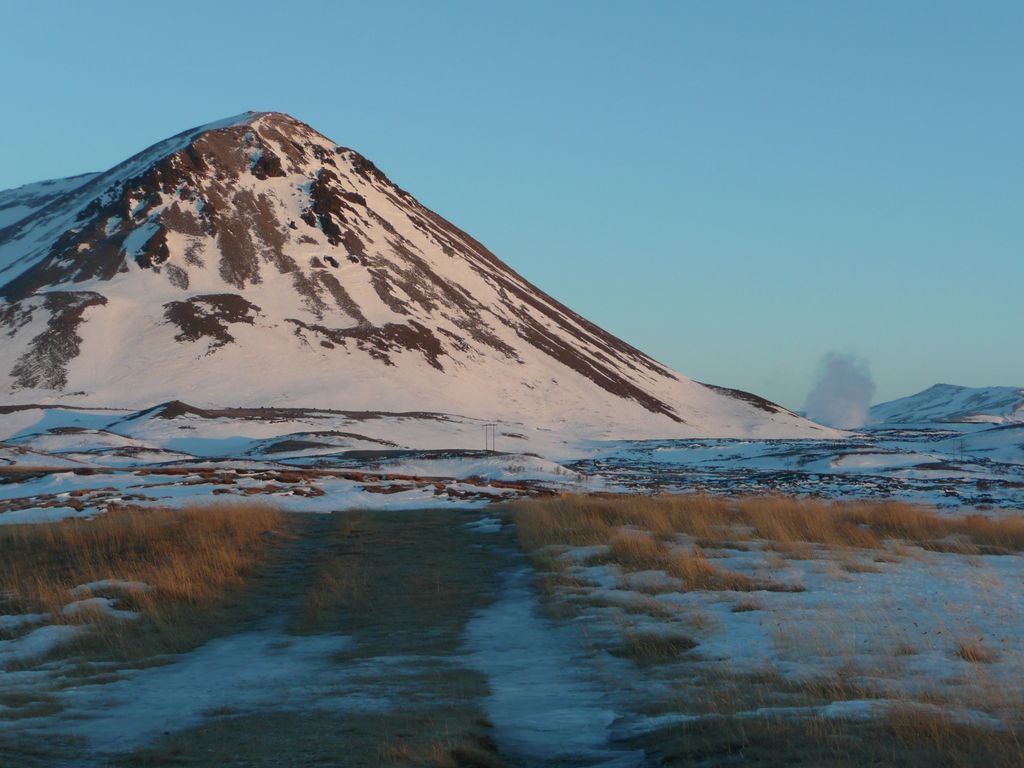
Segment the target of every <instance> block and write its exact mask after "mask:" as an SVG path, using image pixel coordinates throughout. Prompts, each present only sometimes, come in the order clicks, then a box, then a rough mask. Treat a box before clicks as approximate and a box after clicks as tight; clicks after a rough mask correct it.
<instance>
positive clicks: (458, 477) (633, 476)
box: [0, 403, 1024, 523]
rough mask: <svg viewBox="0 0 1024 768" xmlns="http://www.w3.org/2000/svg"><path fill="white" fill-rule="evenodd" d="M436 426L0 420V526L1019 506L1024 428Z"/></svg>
mask: <svg viewBox="0 0 1024 768" xmlns="http://www.w3.org/2000/svg"><path fill="white" fill-rule="evenodd" d="M496 433H497V439H496V447H497V448H498V450H497V451H494V450H484V442H485V440H484V436H485V430H484V426H483V423H482V422H479V421H478V420H475V419H467V418H464V417H460V416H453V415H447V414H423V413H414V414H386V413H365V412H339V411H308V410H297V409H283V410H282V409H234V410H227V411H199V410H198V409H191V408H190V407H188V406H184V405H183V404H174V403H171V404H165V405H163V406H159V407H157V408H153V409H148V410H146V411H141V412H133V411H119V410H110V409H100V410H80V409H69V408H51V407H47V408H42V407H38V408H37V407H27V408H22V407H8V408H6V409H0V470H2V469H4V465H6V471H5V472H4V473H3V474H0V523H14V522H24V521H33V520H51V519H57V518H60V517H64V516H70V515H88V514H93V513H94V512H95V511H98V510H102V509H104V508H105V507H106V506H107V505H109V504H111V503H132V504H143V505H145V504H162V505H176V504H181V503H186V502H188V501H190V500H196V501H209V500H210V499H213V498H218V497H224V496H228V497H230V496H233V495H234V496H237V495H244V496H252V495H259V496H260V497H266V498H270V499H272V500H273V501H274V502H275V503H277V504H280V505H281V506H283V507H285V508H287V509H291V510H295V511H310V512H324V511H332V510H337V509H346V508H353V507H360V508H371V509H379V508H388V509H392V508H394V509H403V508H405V509H408V508H416V507H425V506H433V505H439V504H440V505H449V504H457V505H462V506H467V505H469V506H473V505H476V506H479V505H485V504H487V503H490V502H492V501H506V500H509V499H511V498H515V497H518V496H522V495H528V494H533V493H538V492H541V493H543V492H550V491H559V490H584V491H610V490H618V491H629V492H642V493H650V492H658V491H668V492H684V493H686V492H698V491H699V492H706V493H712V494H725V495H734V494H739V493H761V492H778V493H786V494H812V495H821V496H830V497H837V498H842V497H848V496H861V497H875V498H880V497H894V498H901V499H907V500H912V501H919V502H924V503H928V504H933V505H935V506H938V507H940V508H950V509H957V508H964V507H967V508H975V509H979V510H986V509H988V510H995V511H998V510H1013V509H1020V508H1022V507H1024V425H1022V424H1005V425H996V426H993V425H991V424H987V423H961V424H920V425H902V426H894V425H886V427H885V428H881V427H878V428H872V429H870V430H866V431H863V432H861V433H858V434H854V435H851V436H849V437H846V438H841V439H830V440H739V439H715V440H699V439H693V440H643V441H603V442H602V441H591V440H584V441H580V440H573V439H571V438H569V437H567V436H564V435H559V434H556V433H553V432H550V431H547V430H536V429H530V428H528V427H526V426H524V425H522V424H499V425H498V427H497V429H496Z"/></svg>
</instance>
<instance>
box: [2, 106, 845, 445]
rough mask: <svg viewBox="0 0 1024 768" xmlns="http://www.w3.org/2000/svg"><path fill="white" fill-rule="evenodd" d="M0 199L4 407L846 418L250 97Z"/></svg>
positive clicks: (717, 428)
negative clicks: (669, 345) (714, 365)
mask: <svg viewBox="0 0 1024 768" xmlns="http://www.w3.org/2000/svg"><path fill="white" fill-rule="evenodd" d="M5 211H6V214H7V215H6V219H5V220H4V221H6V226H4V228H2V229H0V295H2V297H3V299H4V302H3V303H2V304H0V333H2V334H3V336H4V341H3V344H2V345H0V394H2V395H3V397H4V399H5V400H6V401H7V402H9V403H33V402H44V403H60V404H65V405H88V406H114V407H132V408H141V407H146V406H151V405H154V404H156V403H161V402H166V401H172V400H182V401H185V402H188V403H191V404H193V405H195V406H198V407H217V406H221V407H223V406H250V407H251V406H273V407H285V406H289V407H299V406H301V407H307V408H338V409H346V410H367V411H369V410H372V411H388V412H422V411H429V412H442V413H453V414H460V415H464V416H469V417H475V418H482V419H494V420H503V421H509V420H515V421H520V422H523V423H527V424H530V425H541V426H544V427H546V428H549V429H551V430H552V431H553V432H558V433H571V434H572V435H574V436H581V437H583V436H593V437H614V438H620V437H621V438H636V437H648V436H657V437H691V436H759V437H798V436H817V437H821V436H828V435H834V434H836V433H834V432H833V431H831V430H828V429H826V428H823V427H820V426H819V425H816V424H813V423H811V422H809V421H807V420H806V419H804V418H801V417H800V416H797V415H796V414H793V413H791V412H789V411H787V410H786V409H784V408H782V407H780V406H778V405H775V404H774V403H770V402H768V401H767V400H764V399H762V398H759V397H756V396H754V395H750V394H747V393H743V392H738V391H735V390H731V389H726V388H722V387H715V386H709V385H704V384H700V383H698V382H696V381H693V380H691V379H688V378H686V377H684V376H681V375H680V374H678V373H676V372H674V371H672V370H670V369H668V368H667V367H665V366H663V365H661V364H660V363H658V362H656V361H655V360H653V359H651V358H650V357H648V356H647V355H645V354H643V353H642V352H640V351H639V350H637V349H635V348H634V347H632V346H630V345H629V344H627V343H626V342H624V341H622V340H620V339H617V338H615V337H614V336H612V335H611V334H609V333H607V332H605V331H604V330H602V329H601V328H599V327H597V326H596V325H595V324H593V323H591V322H589V321H588V320H586V319H585V318H583V317H581V316H579V315H578V314H576V313H574V312H573V311H572V310H570V309H568V308H567V307H565V306H564V305H562V304H560V303H559V302H558V301H556V300H555V299H553V298H551V297H550V296H547V295H546V294H544V293H543V292H542V291H540V290H538V289H537V288H536V287H534V286H533V285H531V284H530V283H528V282H527V281H526V280H524V279H523V278H522V277H520V276H519V275H518V274H516V273H515V272H514V271H513V270H511V269H510V268H509V267H508V266H507V265H506V264H504V263H503V262H501V261H500V260H499V259H498V258H497V257H495V256H494V255H493V254H491V253H490V252H489V251H488V250H487V249H486V248H484V246H482V245H481V244H480V243H479V242H477V241H476V240H474V239H473V238H472V237H470V236H469V235H467V234H466V233H465V232H462V231H461V230H459V229H457V228H456V227H454V226H453V225H452V224H450V223H449V222H447V221H445V220H444V219H443V218H441V217H440V216H438V215H437V214H436V213H434V212H433V211H430V210H428V209H427V208H425V207H424V206H423V205H421V204H420V203H419V202H417V201H416V200H415V199H414V198H413V197H412V196H411V195H409V194H408V193H407V192H405V191H403V190H402V189H400V188H398V187H397V186H396V185H394V184H393V183H392V182H391V181H389V179H388V178H387V177H386V176H385V175H384V174H383V173H382V172H381V171H380V170H378V169H377V167H376V166H375V165H374V164H373V163H371V162H370V161H369V160H367V159H366V158H365V157H363V156H362V155H360V154H359V153H357V152H355V151H353V150H351V149H347V148H344V147H340V146H338V145H337V144H335V143H334V142H333V141H330V140H329V139H327V138H325V137H324V136H322V135H321V134H319V133H317V132H316V131H314V130H313V129H312V128H310V127H309V126H308V125H305V124H304V123H301V122H299V121H298V120H295V119H294V118H292V117H290V116H288V115H284V114H280V113H246V114H243V115H239V116H237V117H234V118H230V119H227V120H222V121H220V122H219V123H214V124H211V125H206V126H201V127H199V128H195V129H192V130H189V131H185V132H183V133H181V134H178V135H177V136H174V137H172V138H170V139H167V140H165V141H163V142H160V143H158V144H156V145H154V146H152V147H150V148H149V149H147V150H145V151H143V152H140V153H139V154H137V155H135V156H133V157H131V158H129V159H128V160H126V161H124V162H123V163H121V164H119V165H117V166H116V167H114V168H112V169H110V170H108V171H106V172H104V173H100V174H95V175H85V176H79V177H76V178H74V179H67V180H59V181H53V182H43V183H40V184H36V185H29V186H28V187H22V188H19V189H18V190H12V191H10V192H6V193H0V213H3V212H5ZM595 268H599V267H595ZM692 330H693V332H701V329H692Z"/></svg>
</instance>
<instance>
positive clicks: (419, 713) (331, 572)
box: [0, 510, 642, 768]
mask: <svg viewBox="0 0 1024 768" xmlns="http://www.w3.org/2000/svg"><path fill="white" fill-rule="evenodd" d="M479 518H480V515H479V514H476V513H466V512H459V511H444V510H430V511H414V512H373V513H370V512H347V513H337V514H333V515H311V516H309V517H308V518H302V519H301V520H299V521H298V524H297V527H296V529H295V534H294V538H291V539H289V540H287V541H284V542H282V544H281V547H280V551H279V556H278V557H276V558H274V559H273V560H272V561H271V562H270V563H269V564H268V566H267V567H266V568H265V569H264V570H263V572H262V573H261V574H260V575H259V576H258V577H256V578H254V580H253V581H252V583H251V584H250V585H249V588H248V589H247V590H245V592H244V593H240V595H239V597H238V600H237V602H236V603H235V604H232V605H230V606H228V607H227V608H226V610H225V613H224V623H223V626H222V627H221V629H222V631H221V632H219V633H218V635H217V636H216V637H213V638H212V639H211V640H209V641H208V642H206V643H205V644H203V645H202V646H200V647H198V648H196V649H195V650H193V651H191V652H189V653H185V654H183V655H181V656H178V657H175V659H174V660H173V661H172V663H169V664H164V665H161V666H153V667H149V668H143V669H133V670H123V671H122V673H121V674H120V675H119V676H118V678H117V679H114V680H113V681H111V680H110V679H109V676H108V678H107V679H105V680H104V681H102V683H101V684H90V681H89V680H88V679H87V678H86V679H83V680H81V681H80V684H77V685H75V686H72V687H70V688H68V689H67V690H65V691H63V692H62V694H61V696H60V699H59V701H60V704H61V706H62V710H61V711H60V712H59V713H57V714H56V715H53V716H50V717H42V718H25V719H23V720H17V721H8V722H4V720H3V719H2V715H0V765H7V764H11V765H19V766H21V765H24V766H51V765H54V766H56V765H61V766H63V765H67V766H79V765H81V766H108V767H110V768H113V767H115V766H116V767H117V768H125V767H126V766H157V765H159V766H189V767H192V766H194V767H197V768H198V767H199V766H261V767H262V766H267V767H269V766H285V765H296V766H389V765H391V766H413V765H422V766H438V767H439V768H449V767H452V768H458V767H459V766H464V767H470V766H476V767H478V768H498V767H499V766H508V767H509V768H513V767H515V766H523V767H524V768H525V767H526V766H530V767H531V768H534V767H537V766H551V767H552V768H554V767H555V766H558V767H559V768H561V767H562V766H609V767H610V766H616V767H618V766H630V767H631V766H637V765H639V764H640V762H641V760H642V754H640V753H635V752H624V751H618V750H615V749H610V748H609V747H608V745H607V742H608V726H609V724H610V722H611V721H612V720H613V719H614V717H615V713H614V707H613V705H612V703H611V702H610V701H609V699H608V697H607V696H606V695H604V694H602V693H600V691H599V689H598V687H597V686H596V685H595V681H594V678H593V676H591V675H590V673H589V672H588V670H587V665H588V664H589V661H588V660H587V658H586V657H585V654H583V653H582V652H581V649H580V645H579V644H578V642H576V638H575V637H573V636H572V635H571V634H569V633H568V632H567V631H565V630H562V629H559V628H558V627H556V626H555V625H554V624H552V623H551V622H550V621H548V620H546V619H544V618H543V617H542V615H541V612H540V608H539V601H538V598H537V595H536V594H535V592H534V589H533V585H532V571H530V570H529V568H528V566H527V565H526V562H525V559H523V558H522V557H521V555H519V554H518V552H517V550H516V547H515V543H514V539H513V535H512V533H511V531H510V527H509V526H507V525H506V526H499V525H497V524H494V523H490V524H485V525H482V526H481V525H477V524H475V523H476V521H478V520H479ZM61 745H63V746H61Z"/></svg>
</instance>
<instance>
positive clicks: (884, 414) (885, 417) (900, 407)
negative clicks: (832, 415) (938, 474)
mask: <svg viewBox="0 0 1024 768" xmlns="http://www.w3.org/2000/svg"><path fill="white" fill-rule="evenodd" d="M929 422H932V423H941V422H946V423H957V422H959V423H965V422H983V423H991V424H1008V423H1013V422H1024V388H1021V387H958V386H956V385H954V384H936V385H935V386H933V387H929V388H928V389H926V390H924V391H923V392H918V393H917V394H916V395H910V396H909V397H901V398H900V399H899V400H891V401H889V402H887V403H880V404H879V405H876V406H874V407H872V408H871V413H870V417H869V420H868V423H869V424H921V423H929Z"/></svg>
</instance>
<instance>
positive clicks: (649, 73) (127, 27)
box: [0, 0, 1024, 407]
mask: <svg viewBox="0 0 1024 768" xmlns="http://www.w3.org/2000/svg"><path fill="white" fill-rule="evenodd" d="M371 6H372V7H371ZM0 26H2V27H3V29H4V35H3V45H2V46H0V71H2V72H3V73H4V77H3V114H4V118H5V119H3V120H2V121H0V152H2V155H0V188H6V187H11V186H16V185H18V184H22V183H25V182H28V181H34V180H38V179H42V178H49V177H55V176H67V175H70V174H74V173H80V172H84V171H90V170H102V169H105V168H107V167H109V166H111V165H113V164H115V163H116V162H118V161H120V160H122V159H124V158H125V157H127V156H128V155H130V154H132V153H134V152H136V151H137V150H139V149H141V148H143V147H145V146H147V145H148V144H150V143H152V142H154V141H157V140H159V139H162V138H164V137H166V136H168V135H170V134H173V133H176V132H178V131H180V130H183V129H185V128H188V127H191V126H193V125H196V124H200V123H204V122H209V121H211V120H214V119H217V118H220V117H224V116H227V115H231V114H235V113H238V112H242V111H245V110H247V109H254V110H281V111H285V112H289V113H291V114H293V115H295V116H296V117H298V118H300V119H302V120H304V121H306V122H308V123H310V124H311V125H312V126H313V127H315V128H317V129H318V130H320V131H321V132H322V133H325V134H326V135H328V136H330V137H331V138H332V139H334V140H335V141H337V142H339V143H341V144H345V145H347V146H351V147H353V148H355V149H358V150H359V151H361V152H362V153H364V154H366V155H367V156H369V157H370V158H371V159H373V160H374V161H375V162H376V163H377V164H378V165H379V166H381V168H382V169H383V170H384V171H385V172H387V173H388V174H389V175H390V176H391V177H392V178H393V179H394V180H395V181H397V182H398V183H399V184H401V185H402V186H403V187H405V188H406V189H408V190H409V191H410V192H412V193H413V194H414V195H416V196H417V197H419V198H420V199H421V200H422V201H423V202H424V203H425V204H427V205H428V206H430V207H432V208H434V209H435V210H437V211H438V212H440V213H441V214H442V215H444V216H446V217H447V218H449V219H451V220H452V221H453V222H455V223H456V224H458V225H459V226H461V227H462V228H464V229H466V230H467V231H469V232H470V233H472V234H474V235H475V236H476V237H478V238H479V239H480V240H482V241H483V242H484V243H485V244H487V245H488V246H489V247H490V248H491V249H492V250H493V251H494V252H495V253H496V254H497V255H498V256H499V257H501V258H502V259H504V260H505V261H506V262H508V263H509V264H510V265H511V266H513V267H514V268H515V269H517V270H519V271H520V272H521V273H522V274H523V275H524V276H526V277H527V278H528V279H530V280H531V281H533V282H534V283H536V284H537V285H539V286H540V287H541V288H543V289H545V290H546V291H548V292H549V293H551V294H553V295H554V296H556V297H557V298H559V299H561V300H563V301H564V302H566V303H567V304H569V305H570V306H572V307H573V308H575V309H576V310H578V311H580V312H581V313H583V314H584V315H587V316H588V317H590V318H592V319H593V320H595V321H596V322H598V323H599V324H601V325H603V326H605V327H606V328H608V329H609V330H611V331H612V332H614V333H616V334H617V335H619V336H621V337H623V338H625V339H627V340H628V341H630V342H632V343H633V344H635V345H636V346H638V347H640V348H642V349H644V350H645V351H647V352H649V353H650V354H652V355H653V356H654V357H656V358H659V359H660V360H662V361H664V362H666V363H668V364H670V365H672V366H673V367H675V368H677V369H678V370H680V371H682V372H683V373H685V374H687V375H689V376H692V377H694V378H697V379H700V380H703V381H710V382H714V383H719V384H724V385H728V386H733V387H740V388H743V389H749V390H753V391H756V392H758V393H761V394H763V395H766V396H768V397H771V398H773V399H776V400H778V401H780V402H782V403H784V404H786V405H789V406H791V407H799V406H801V405H802V404H803V400H804V397H805V395H806V393H807V391H808V390H809V389H810V387H811V385H812V383H813V379H814V376H815V372H816V369H817V364H818V361H819V360H820V358H821V356H822V355H823V354H824V353H826V352H828V351H829V350H833V349H835V350H840V351H844V352H851V353H854V354H857V355H859V356H861V357H863V358H865V359H867V360H868V361H869V362H870V365H871V370H872V372H873V374H874V377H875V379H876V381H877V383H878V393H877V396H876V400H880V399H889V398H892V397H898V396H901V395H904V394H909V393H911V392H914V391H917V390H919V389H922V388H924V387H927V386H929V385H931V384H933V383H935V382H938V381H943V382H950V383H961V384H968V385H989V384H1016V385H1022V386H1024V340H1022V339H1024V337H1022V329H1024V44H1022V41H1024V3H1022V2H1019V0H1010V1H1008V2H998V1H997V0H992V1H989V2H968V1H967V0H964V1H963V2H955V3H954V2H944V1H943V0H921V1H912V0H899V2H892V1H891V0H885V1H882V0H857V1H854V0H850V1H849V2H833V1H832V0H802V1H801V2H790V1H787V0H772V1H771V2H762V1H761V0H757V1H743V0H731V1H730V2H711V1H710V0H708V1H707V2H684V1H682V0H680V1H679V2H637V3H625V2H599V1H597V0H588V1H587V2H568V1H565V0H562V1H560V2H525V1H523V0H518V1H517V2H514V3H511V2H510V3H503V4H498V3H490V2H430V3H427V2H375V3H366V2H359V3H355V2H353V3H347V2H319V3H317V2H301V1H293V2H288V3H283V2H273V3H271V2H258V1H254V0H249V1H248V2H226V1H223V0H218V1H217V2H203V3H199V2H183V1H180V2H175V3H140V2H137V1H134V2H130V3H119V2H102V3H101V2H92V3H84V2H82V3H79V2H70V1H69V2H44V1H42V0H33V1H32V2H24V1H23V0H6V2H4V3H3V4H2V5H0Z"/></svg>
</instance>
